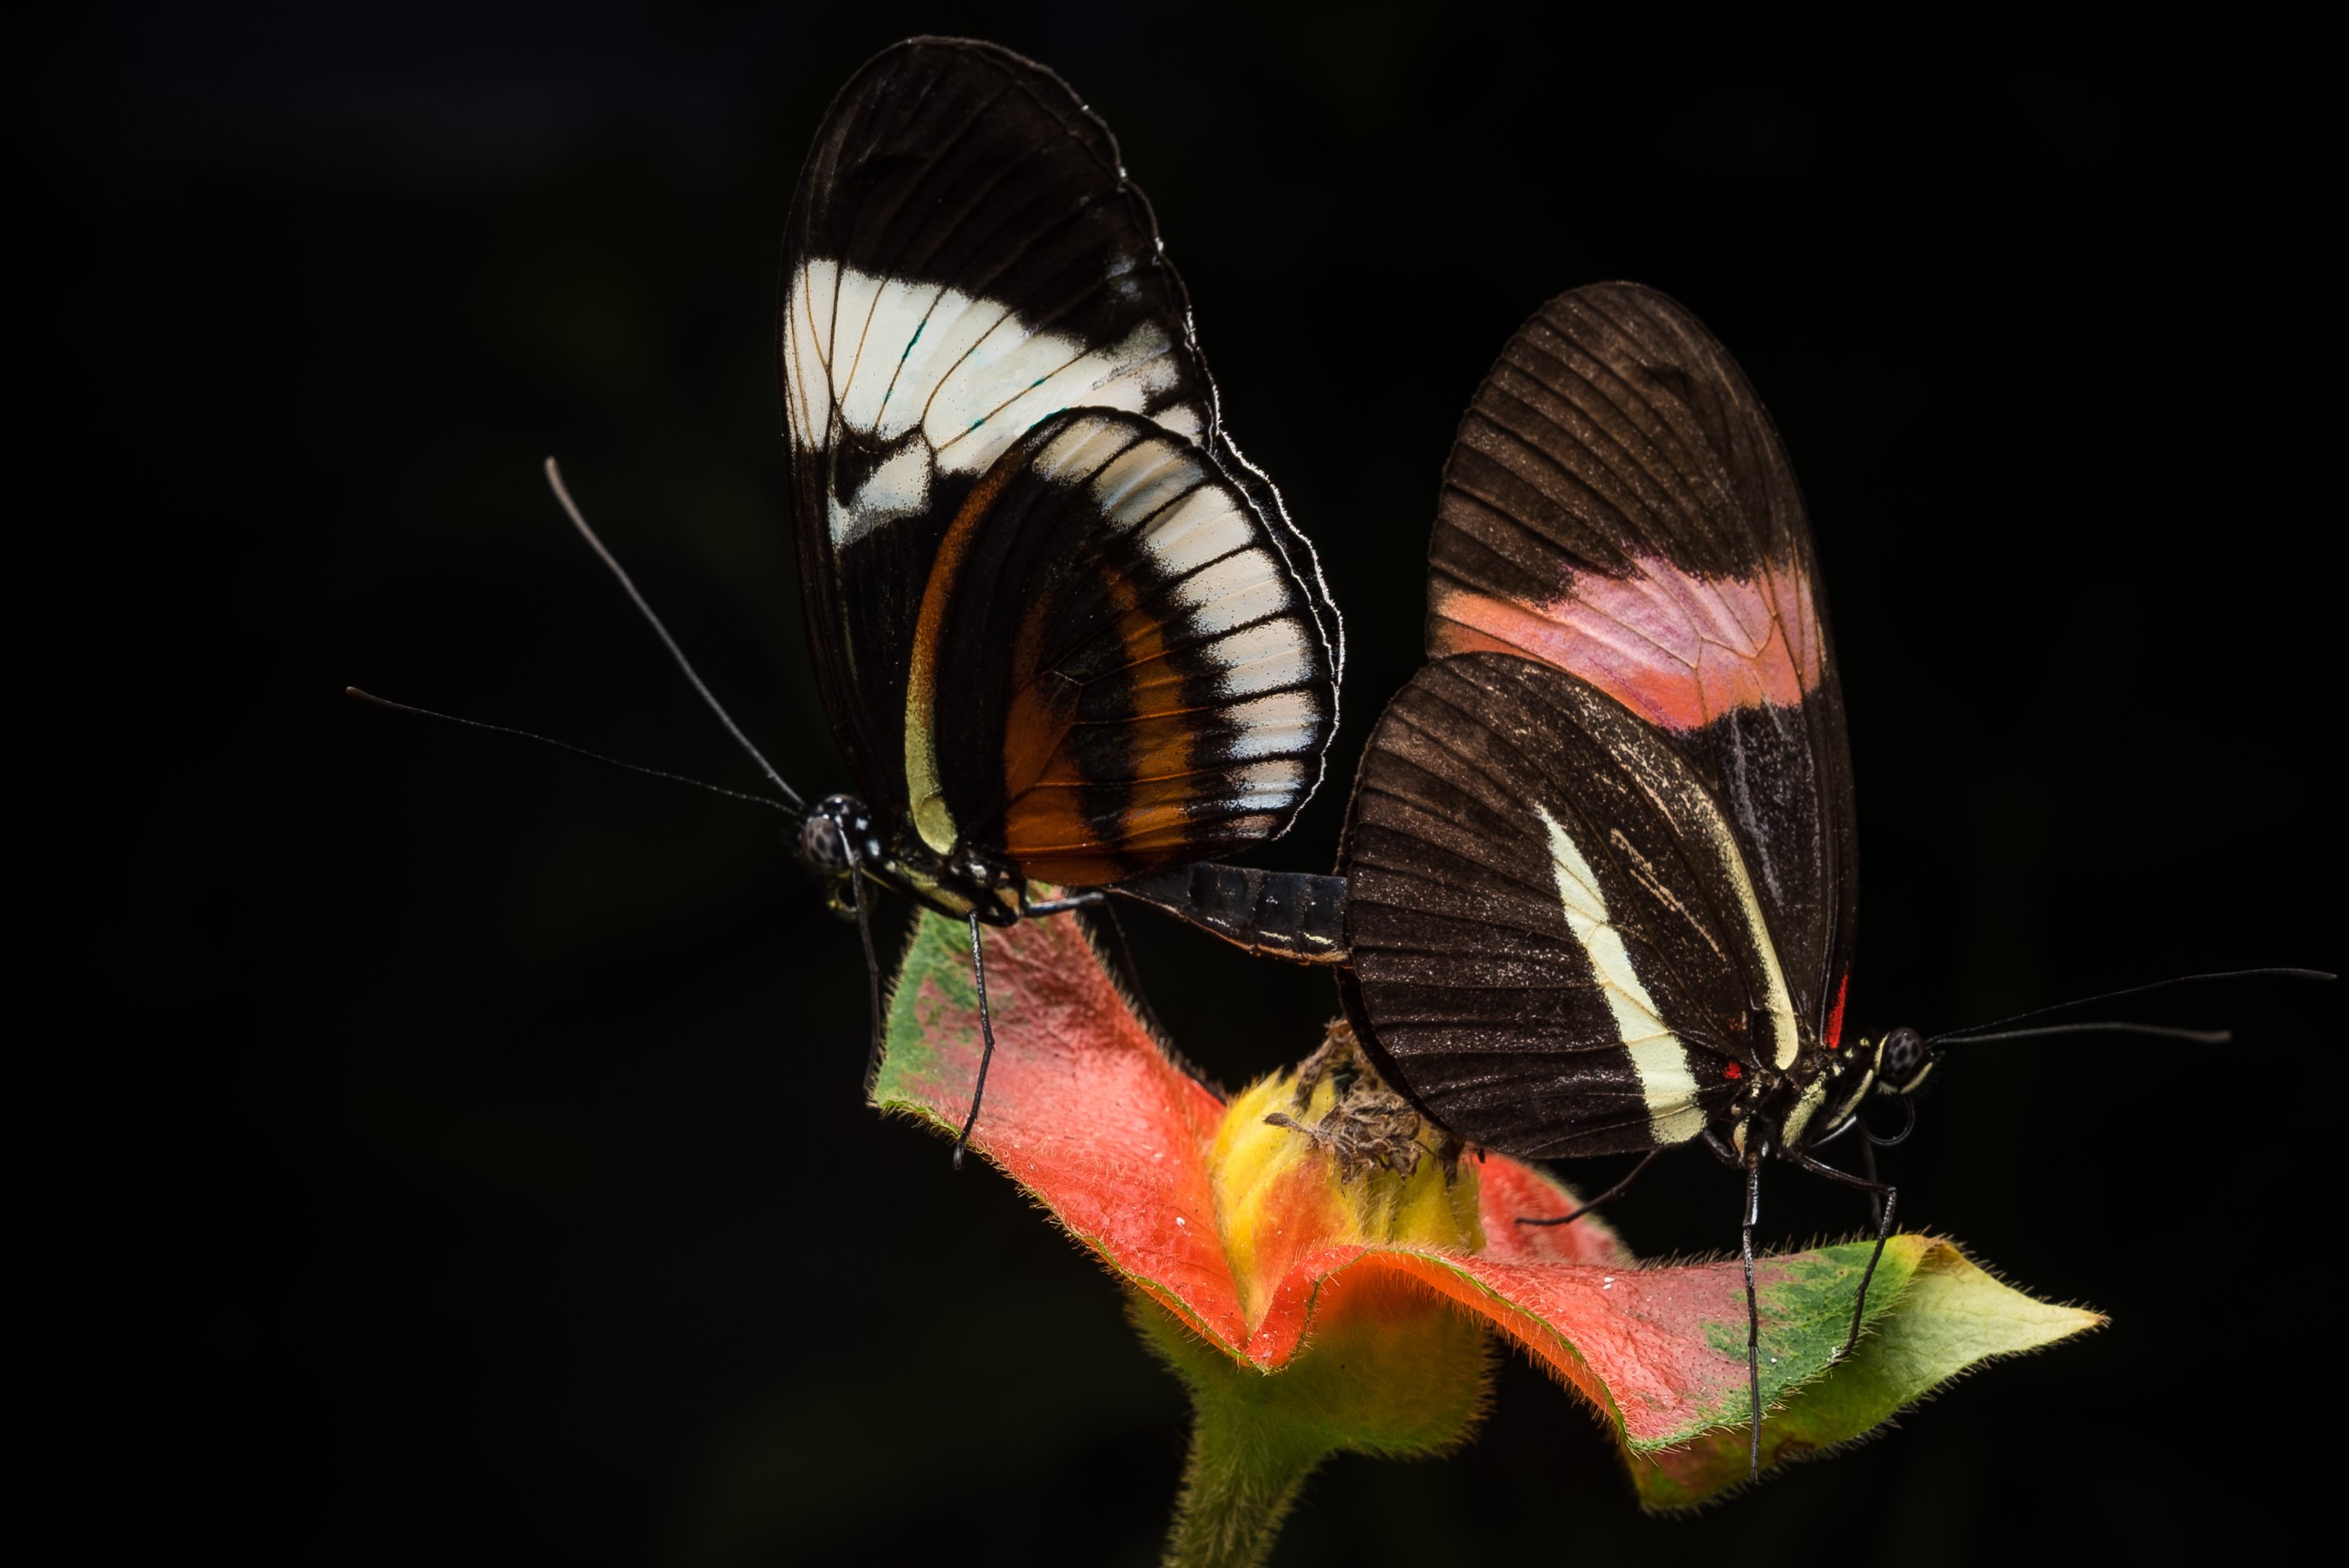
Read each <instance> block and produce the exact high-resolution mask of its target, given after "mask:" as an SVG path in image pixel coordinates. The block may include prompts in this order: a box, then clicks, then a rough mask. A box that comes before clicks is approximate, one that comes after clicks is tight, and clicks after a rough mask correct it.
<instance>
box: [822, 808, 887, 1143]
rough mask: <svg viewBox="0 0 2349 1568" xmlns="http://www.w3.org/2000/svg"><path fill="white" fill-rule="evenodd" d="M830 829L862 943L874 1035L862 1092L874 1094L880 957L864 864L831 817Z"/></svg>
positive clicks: (878, 1055)
mask: <svg viewBox="0 0 2349 1568" xmlns="http://www.w3.org/2000/svg"><path fill="white" fill-rule="evenodd" d="M832 827H833V831H834V832H836V833H838V834H839V835H840V847H841V850H842V851H843V853H844V854H845V855H846V856H847V857H848V896H849V898H850V900H851V901H852V902H853V903H854V904H855V906H856V934H857V935H858V936H859V937H861V938H863V939H864V992H865V1001H866V1002H867V1003H868V1004H869V1005H870V1007H871V1010H872V1015H873V1038H872V1041H871V1043H870V1044H869V1045H868V1046H867V1047H865V1051H864V1092H865V1094H866V1095H867V1096H870V1095H871V1094H872V1093H873V1080H874V1079H875V1078H879V1077H880V1076H881V960H880V958H879V956H878V955H877V954H874V951H873V917H872V916H871V915H870V914H869V913H866V911H865V908H864V864H863V862H862V861H859V860H858V859H857V857H856V845H855V842H854V841H853V840H851V839H850V838H849V836H848V830H847V829H846V828H844V827H843V826H842V825H841V824H840V822H839V821H838V820H836V819H835V820H833V824H832Z"/></svg>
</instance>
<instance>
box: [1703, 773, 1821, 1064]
mask: <svg viewBox="0 0 2349 1568" xmlns="http://www.w3.org/2000/svg"><path fill="white" fill-rule="evenodd" d="M1704 827H1705V832H1706V833H1707V835H1709V836H1710V837H1711V838H1712V840H1713V850H1714V852H1716V853H1717V854H1719V855H1720V856H1721V863H1722V866H1723V869H1724V870H1725V871H1727V872H1729V881H1730V885H1731V886H1733V887H1734V888H1735V889H1736V890H1737V903H1738V908H1739V909H1740V911H1741V912H1742V913H1744V916H1745V929H1746V930H1747V931H1749V932H1751V933H1752V934H1753V943H1754V951H1755V952H1757V953H1759V954H1762V979H1763V982H1764V985H1766V986H1767V987H1768V989H1769V993H1770V994H1769V995H1768V996H1767V997H1766V998H1765V999H1764V1003H1763V1006H1765V1007H1767V1008H1768V1009H1769V1012H1770V1032H1771V1042H1770V1044H1771V1050H1770V1061H1771V1065H1772V1066H1774V1067H1775V1068H1777V1069H1778V1070H1779V1071H1780V1072H1785V1071H1786V1070H1788V1069H1789V1068H1792V1067H1793V1066H1794V1065H1795V1057H1799V1056H1801V1055H1802V1053H1803V1039H1802V1035H1801V1033H1800V1032H1799V1031H1798V1030H1797V1029H1796V1028H1795V1003H1794V998H1793V997H1791V996H1790V995H1787V993H1786V976H1785V972H1784V971H1783V970H1781V969H1780V968H1779V967H1778V944H1776V943H1775V942H1773V941H1771V940H1770V924H1769V922H1767V921H1765V920H1764V919H1763V918H1762V901H1761V900H1760V899H1758V898H1756V897H1754V879H1753V878H1752V877H1751V876H1748V875H1747V874H1746V872H1745V857H1744V855H1743V854H1741V853H1740V852H1739V851H1738V848H1737V841H1736V840H1734V839H1733V838H1731V837H1730V836H1729V824H1728V823H1726V822H1724V821H1723V820H1721V815H1720V813H1719V812H1717V811H1713V810H1707V811H1706V812H1704ZM1813 1109H1816V1107H1814V1108H1813Z"/></svg>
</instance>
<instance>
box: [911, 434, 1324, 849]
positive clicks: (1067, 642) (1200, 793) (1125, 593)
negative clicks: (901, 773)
mask: <svg viewBox="0 0 2349 1568" xmlns="http://www.w3.org/2000/svg"><path fill="white" fill-rule="evenodd" d="M968 648H985V649H990V650H994V653H993V654H992V655H990V656H989V657H987V658H983V659H982V658H957V657H955V656H954V653H955V650H957V649H968ZM1332 676H1333V672H1332V671H1331V669H1330V662H1329V655H1328V650H1327V648H1326V647H1325V645H1323V643H1322V641H1321V638H1320V637H1319V634H1318V629H1317V624H1316V622H1315V619H1314V615H1313V611H1312V607H1311V605H1310V603H1309V601H1308V600H1307V598H1306V596H1305V594H1304V593H1303V592H1302V590H1301V589H1300V588H1299V585H1298V583H1297V582H1296V580H1295V578H1294V577H1293V576H1292V574H1291V573H1289V572H1288V570H1287V569H1286V566H1285V563H1284V562H1283V561H1282V559H1281V558H1280V556H1279V555H1278V553H1277V552H1276V551H1275V550H1274V548H1273V547H1272V544H1271V540H1270V531H1269V530H1268V527H1267V526H1266V524H1265V522H1264V521H1263V520H1262V519H1261V518H1260V517H1259V516H1258V515H1257V512H1256V511H1255V510H1254V508H1253V507H1252V506H1251V505H1250V504H1249V502H1248V500H1247V496H1246V494H1245V493H1244V492H1242V491H1241V490H1239V489H1238V487H1237V486H1236V485H1234V484H1233V483H1231V482H1230V481H1229V480H1226V479H1225V478H1224V477H1223V476H1222V474H1221V472H1220V470H1219V469H1217V467H1216V465H1215V464H1214V463H1213V462H1212V461H1211V460H1210V459H1209V458H1208V457H1207V455H1206V452H1205V451H1203V450H1202V449H1200V448H1199V447H1197V446H1196V445H1195V444H1193V443H1192V442H1189V441H1187V440H1185V439H1183V438H1181V437H1179V436H1176V435H1174V434H1173V433H1171V432H1169V431H1167V430H1166V429H1165V428H1163V427H1161V426H1159V425H1158V424H1156V423H1154V421H1152V420H1150V419H1148V418H1143V417H1142V416H1139V415H1135V414H1131V413H1126V412H1123V411H1120V410H1116V409H1092V408H1087V409H1078V410H1073V411H1071V412H1070V413H1067V414H1063V415H1061V416H1059V417H1057V418H1052V419H1049V420H1046V421H1045V422H1043V423H1042V424H1040V425H1039V426H1037V427H1036V428H1033V429H1032V430H1030V431H1029V432H1028V433H1027V434H1026V435H1024V436H1023V437H1021V438H1019V440H1018V441H1016V442H1014V443H1013V444H1012V446H1011V447H1010V448H1009V449H1007V450H1006V451H1005V452H1004V453H1003V454H1002V456H1001V457H999V459H997V460H996V462H995V463H994V465H993V466H992V467H991V468H990V469H988V473H987V474H986V475H984V476H983V477H982V478H981V480H979V482H978V485H977V486H975V487H974V488H973V489H972V490H971V491H970V492H969V494H968V497H967V498H966V499H965V500H964V503H963V506H962V509H961V511H960V512H959V513H958V514H957V516H956V517H955V519H954V520H953V521H952V523H951V524H950V526H949V527H948V530H947V533H946V536H945V538H944V540H943V541H942V542H941V544H940V547H939V551H938V554H937V560H936V565H935V567H934V568H933V570H932V573H931V575H930V581H929V587H928V590H927V592H926V595H925V598H924V602H923V605H922V610H921V614H920V616H919V618H918V624H917V630H916V641H915V647H914V653H913V661H912V676H911V679H910V681H909V683H908V686H907V694H906V706H905V723H906V734H907V745H906V758H907V796H908V799H910V800H911V802H912V813H913V818H914V821H915V823H916V827H917V828H918V829H919V830H920V831H921V833H922V835H923V837H924V838H925V839H926V840H927V841H929V843H930V845H931V847H932V848H933V849H935V850H937V851H939V852H940V853H944V852H946V851H947V849H948V848H950V847H952V846H953V845H956V844H969V845H975V846H977V847H978V848H980V849H981V850H983V851H988V852H992V853H996V854H999V855H1001V856H1003V857H1004V858H1005V859H1007V860H1008V861H1010V862H1011V863H1014V864H1017V865H1019V866H1020V867H1021V868H1022V869H1023V870H1024V871H1025V872H1026V873H1027V874H1029V875H1030V876H1033V877H1037V878H1040V879H1041V880H1043V881H1046V882H1062V883H1101V882H1119V881H1123V880H1124V879H1125V878H1126V877H1129V876H1133V875H1134V874H1137V873H1139V872H1145V871H1150V870H1153V869H1155V868H1157V867H1160V866H1164V865H1168V864H1171V863H1175V862H1179V861H1195V860H1199V859H1202V858H1205V857H1206V856H1207V855H1211V854H1213V853H1215V852H1216V851H1219V850H1223V849H1226V848H1231V847H1235V846H1238V845H1241V844H1244V843H1247V842H1248V841H1253V840H1257V839H1261V838H1265V837H1268V836H1271V835H1273V834H1276V833H1278V832H1279V831H1281V830H1284V829H1285V828H1286V827H1287V826H1288V821H1289V819H1290V818H1291V817H1292V816H1293V815H1294V814H1295V812H1296V810H1297V809H1298V808H1299V806H1301V805H1302V804H1303V803H1304V801H1305V799H1306V798H1307V797H1308V796H1309V795H1310V794H1311V792H1312V789H1313V787H1314V785H1315V784H1316V783H1317V782H1318V781H1319V777H1320V770H1321V754H1322V751H1323V749H1324V748H1326V747H1327V745H1328V743H1329V738H1330V727H1331V726H1332V725H1333V723H1334V722H1335V719H1336V713H1335V703H1334V700H1333V697H1332V691H1333V687H1332Z"/></svg>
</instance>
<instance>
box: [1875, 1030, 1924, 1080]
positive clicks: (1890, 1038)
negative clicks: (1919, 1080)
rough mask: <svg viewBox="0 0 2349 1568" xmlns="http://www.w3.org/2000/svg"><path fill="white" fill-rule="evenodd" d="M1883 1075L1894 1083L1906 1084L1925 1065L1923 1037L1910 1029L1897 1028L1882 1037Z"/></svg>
mask: <svg viewBox="0 0 2349 1568" xmlns="http://www.w3.org/2000/svg"><path fill="white" fill-rule="evenodd" d="M1880 1059H1881V1061H1882V1063H1883V1067H1882V1068H1881V1070H1882V1072H1883V1075H1884V1076H1885V1077H1886V1078H1890V1079H1892V1080H1893V1081H1895V1082H1906V1081H1907V1080H1908V1079H1909V1078H1912V1077H1914V1076H1915V1075H1916V1072H1917V1069H1918V1068H1921V1067H1923V1066H1924V1065H1925V1037H1924V1036H1922V1035H1920V1034H1919V1033H1918V1032H1917V1031H1916V1030H1914V1029H1910V1028H1905V1027H1904V1028H1899V1029H1895V1030H1893V1031H1892V1032H1891V1033H1890V1034H1889V1035H1887V1036H1885V1037H1884V1051H1883V1055H1882V1057H1881V1058H1880Z"/></svg>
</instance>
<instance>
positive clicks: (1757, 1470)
mask: <svg viewBox="0 0 2349 1568" xmlns="http://www.w3.org/2000/svg"><path fill="white" fill-rule="evenodd" d="M1761 1220H1762V1168H1761V1167H1760V1166H1758V1165H1750V1166H1748V1167H1746V1170H1745V1223H1744V1225H1743V1226H1741V1227H1740V1228H1739V1231H1738V1247H1739V1250H1740V1251H1741V1252H1743V1253H1744V1257H1745V1387H1746V1393H1747V1395H1748V1397H1749V1398H1750V1399H1751V1401H1752V1405H1753V1409H1754V1439H1753V1445H1752V1447H1750V1448H1748V1449H1746V1452H1745V1479H1746V1480H1761V1479H1762V1302H1761V1298H1760V1297H1759V1296H1758V1295H1755V1294H1754V1226H1755V1225H1757V1224H1759V1223H1760V1222H1761Z"/></svg>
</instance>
